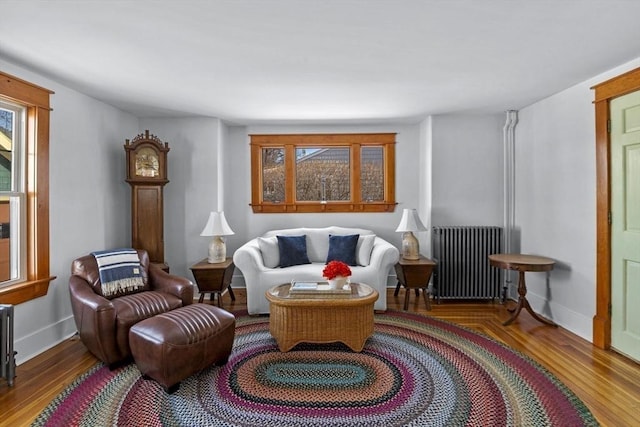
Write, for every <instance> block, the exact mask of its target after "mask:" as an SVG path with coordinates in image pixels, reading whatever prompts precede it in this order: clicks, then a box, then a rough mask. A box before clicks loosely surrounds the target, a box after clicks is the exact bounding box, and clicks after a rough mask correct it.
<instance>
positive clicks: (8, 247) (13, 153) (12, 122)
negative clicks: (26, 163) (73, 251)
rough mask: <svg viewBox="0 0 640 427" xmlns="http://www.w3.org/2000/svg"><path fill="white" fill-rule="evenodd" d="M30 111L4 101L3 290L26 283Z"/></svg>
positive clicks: (0, 108)
mask: <svg viewBox="0 0 640 427" xmlns="http://www.w3.org/2000/svg"><path fill="white" fill-rule="evenodd" d="M25 116H26V108H24V107H22V106H20V105H16V104H12V103H7V102H3V101H0V286H2V285H6V284H9V283H12V282H14V281H19V280H24V278H25V272H24V265H25V264H24V262H23V261H24V259H25V250H24V249H25V245H24V244H21V242H23V241H24V236H25V233H24V226H23V225H24V218H25V212H26V209H25V203H24V201H25V197H26V194H25V191H24V188H25V186H24V182H25V180H24V167H23V158H24V154H23V150H24V146H25V141H24V135H25V133H26V132H25Z"/></svg>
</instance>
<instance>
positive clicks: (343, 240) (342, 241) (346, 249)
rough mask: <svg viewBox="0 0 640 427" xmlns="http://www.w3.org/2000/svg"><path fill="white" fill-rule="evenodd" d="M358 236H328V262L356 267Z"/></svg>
mask: <svg viewBox="0 0 640 427" xmlns="http://www.w3.org/2000/svg"><path fill="white" fill-rule="evenodd" d="M358 237H360V235H359V234H351V235H348V236H334V235H329V252H328V254H327V263H329V261H342V262H344V263H345V264H347V265H356V247H357V245H358Z"/></svg>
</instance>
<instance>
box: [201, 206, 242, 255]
mask: <svg viewBox="0 0 640 427" xmlns="http://www.w3.org/2000/svg"><path fill="white" fill-rule="evenodd" d="M232 234H235V233H234V232H233V230H232V229H231V227H229V224H227V220H226V219H225V218H224V212H211V213H210V214H209V220H208V221H207V225H205V226H204V230H202V233H200V235H201V236H213V239H211V243H209V257H208V259H207V262H209V264H215V263H218V262H224V261H225V260H226V259H227V245H226V243H225V242H224V237H222V236H230V235H232Z"/></svg>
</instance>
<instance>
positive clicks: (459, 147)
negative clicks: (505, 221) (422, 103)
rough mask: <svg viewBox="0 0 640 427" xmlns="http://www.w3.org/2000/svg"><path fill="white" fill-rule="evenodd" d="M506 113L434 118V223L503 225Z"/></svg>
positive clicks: (432, 221) (432, 127) (432, 130)
mask: <svg viewBox="0 0 640 427" xmlns="http://www.w3.org/2000/svg"><path fill="white" fill-rule="evenodd" d="M503 125H504V117H503V115H453V114H449V115H439V116H432V117H431V132H432V135H431V144H432V154H431V159H432V171H433V176H432V183H433V187H432V194H431V197H432V211H431V223H432V225H495V226H502V217H503V172H502V171H503V155H502V127H503Z"/></svg>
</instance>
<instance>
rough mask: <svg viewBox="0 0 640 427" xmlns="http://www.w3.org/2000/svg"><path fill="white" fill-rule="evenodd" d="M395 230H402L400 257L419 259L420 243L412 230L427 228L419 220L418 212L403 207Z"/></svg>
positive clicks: (425, 229) (424, 229)
mask: <svg viewBox="0 0 640 427" xmlns="http://www.w3.org/2000/svg"><path fill="white" fill-rule="evenodd" d="M396 231H398V232H402V257H403V258H404V259H411V260H416V259H420V243H419V242H418V239H416V236H414V235H413V232H414V231H427V228H426V227H425V226H424V225H423V224H422V221H420V217H419V216H418V212H416V210H415V209H404V210H403V211H402V219H401V220H400V224H399V225H398V228H397V229H396Z"/></svg>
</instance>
